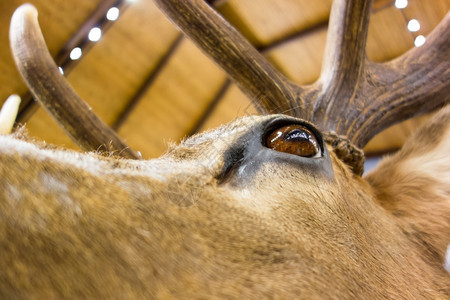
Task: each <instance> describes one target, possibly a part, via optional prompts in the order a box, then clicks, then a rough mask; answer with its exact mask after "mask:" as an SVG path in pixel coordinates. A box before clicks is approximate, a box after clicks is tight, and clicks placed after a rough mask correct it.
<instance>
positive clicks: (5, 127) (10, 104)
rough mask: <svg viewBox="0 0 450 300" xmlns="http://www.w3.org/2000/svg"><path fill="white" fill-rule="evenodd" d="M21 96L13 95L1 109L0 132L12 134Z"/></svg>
mask: <svg viewBox="0 0 450 300" xmlns="http://www.w3.org/2000/svg"><path fill="white" fill-rule="evenodd" d="M20 101H21V100H20V97H19V96H18V95H11V96H9V98H8V99H7V100H6V102H5V103H4V104H3V107H2V110H1V111H0V134H10V133H11V130H12V128H13V126H14V122H15V121H16V117H17V113H18V111H19V105H20Z"/></svg>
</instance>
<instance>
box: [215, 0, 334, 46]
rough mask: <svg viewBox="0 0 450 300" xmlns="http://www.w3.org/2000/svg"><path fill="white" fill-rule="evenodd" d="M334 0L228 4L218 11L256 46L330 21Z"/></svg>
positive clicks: (246, 0) (235, 0)
mask: <svg viewBox="0 0 450 300" xmlns="http://www.w3.org/2000/svg"><path fill="white" fill-rule="evenodd" d="M331 2H332V1H331V0H321V1H309V0H284V1H273V0H260V1H252V0H228V1H225V2H224V3H223V4H222V5H218V6H217V10H218V11H219V12H220V13H221V14H222V15H223V16H224V17H225V18H226V19H227V20H228V21H229V22H230V23H231V24H233V25H234V26H235V27H236V28H237V29H238V30H239V31H241V32H242V33H243V34H244V36H245V37H246V38H247V39H248V40H249V41H250V42H252V43H253V44H254V45H256V46H264V45H268V44H270V43H272V42H273V41H275V40H278V39H280V38H282V37H283V36H287V35H290V34H292V33H294V32H299V31H302V30H305V29H307V28H309V27H312V26H314V25H315V24H318V23H321V22H323V21H324V20H326V19H328V16H329V13H330V8H331Z"/></svg>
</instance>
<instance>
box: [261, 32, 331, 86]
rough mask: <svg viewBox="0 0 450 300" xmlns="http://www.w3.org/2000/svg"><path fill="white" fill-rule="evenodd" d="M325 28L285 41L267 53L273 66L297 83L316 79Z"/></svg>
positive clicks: (321, 55) (306, 82) (320, 62)
mask: <svg viewBox="0 0 450 300" xmlns="http://www.w3.org/2000/svg"><path fill="white" fill-rule="evenodd" d="M326 33H327V30H326V28H323V29H320V30H315V31H314V32H311V33H310V34H307V35H304V36H302V37H301V38H299V39H296V40H293V41H291V42H289V43H285V44H283V45H281V46H279V47H277V48H275V49H273V50H272V51H270V52H269V53H268V54H267V58H268V59H269V61H270V62H271V63H273V65H274V66H275V67H277V68H278V69H279V70H280V71H281V72H283V73H284V74H285V75H286V76H288V77H289V78H290V79H291V80H292V81H294V82H296V83H298V84H309V83H312V82H314V81H316V80H317V78H318V77H319V75H320V69H321V66H322V57H323V52H324V48H325V40H326Z"/></svg>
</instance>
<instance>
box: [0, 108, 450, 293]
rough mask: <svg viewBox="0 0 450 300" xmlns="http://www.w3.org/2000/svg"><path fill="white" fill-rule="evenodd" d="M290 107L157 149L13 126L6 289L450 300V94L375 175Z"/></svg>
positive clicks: (2, 269)
mask: <svg viewBox="0 0 450 300" xmlns="http://www.w3.org/2000/svg"><path fill="white" fill-rule="evenodd" d="M277 119H279V120H285V121H284V122H302V123H305V122H303V121H301V120H298V119H294V118H291V117H286V116H281V115H270V116H258V117H245V118H242V119H238V120H236V121H234V122H232V123H230V124H228V125H225V126H222V127H220V128H218V129H216V130H213V131H209V132H206V133H204V134H200V135H197V136H194V137H192V138H189V139H187V140H185V141H183V142H182V143H181V144H180V145H178V146H173V147H171V149H170V150H169V151H168V152H167V153H166V154H165V155H163V156H162V157H161V158H159V159H154V160H149V161H134V160H125V159H117V158H113V157H103V156H99V155H98V154H96V153H79V152H74V151H68V150H63V149H55V148H52V147H48V146H47V145H43V144H39V143H36V142H30V141H28V140H27V139H26V138H24V137H23V136H22V135H21V133H20V132H17V133H15V134H13V135H7V136H0V178H1V180H0V253H1V255H0V298H2V299H6V298H17V299H33V298H36V299H42V298H58V299H59V298H100V297H102V298H120V299H124V298H187V299H190V298H208V299H209V298H243V299H247V298H252V299H261V298H283V299H293V298H303V299H319V298H320V299H324V298H336V299H386V298H396V299H421V298H424V299H448V297H449V296H450V292H449V286H450V277H449V274H448V273H447V272H446V271H445V269H444V263H445V262H444V260H445V251H446V249H447V245H448V244H449V242H450V224H449V221H450V220H449V216H450V189H449V184H448V183H449V182H450V178H449V177H450V173H449V155H448V154H449V150H450V143H449V140H450V139H449V138H450V136H449V135H450V106H447V107H446V108H444V109H443V110H442V111H441V112H440V113H439V114H437V115H436V116H435V117H434V119H433V120H432V121H430V122H429V123H428V124H426V125H425V126H423V127H422V128H421V129H419V130H418V132H417V133H416V135H414V136H413V137H412V138H410V139H409V140H408V142H407V143H406V144H405V146H404V147H403V149H402V150H401V151H400V152H399V153H398V154H396V155H394V156H392V157H390V158H387V159H385V160H384V161H383V162H382V163H381V165H380V166H379V167H378V168H377V169H376V170H375V171H373V172H372V173H371V174H370V175H368V176H367V178H366V179H363V178H361V177H359V176H357V175H355V174H354V173H353V172H351V171H350V170H349V169H348V167H347V165H345V164H344V163H343V162H342V161H340V160H339V159H338V158H337V157H336V156H335V155H334V153H333V152H332V151H331V148H330V146H328V145H325V147H324V149H323V151H324V152H323V157H322V158H319V159H311V158H301V157H296V156H293V155H290V154H285V153H279V152H276V151H273V150H270V149H267V148H264V146H262V145H261V140H262V136H263V135H264V131H265V129H266V128H267V126H268V125H267V124H269V123H270V122H273V121H274V120H277ZM311 126H312V125H311ZM327 148H329V149H327ZM313 160H315V161H313Z"/></svg>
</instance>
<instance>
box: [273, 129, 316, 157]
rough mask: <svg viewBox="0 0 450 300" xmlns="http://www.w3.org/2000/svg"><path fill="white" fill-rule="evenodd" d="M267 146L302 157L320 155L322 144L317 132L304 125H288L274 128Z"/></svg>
mask: <svg viewBox="0 0 450 300" xmlns="http://www.w3.org/2000/svg"><path fill="white" fill-rule="evenodd" d="M266 147H267V148H270V149H272V150H275V151H279V152H284V153H289V154H294V155H298V156H302V157H318V156H319V155H320V145H319V142H318V141H317V138H316V136H315V134H314V133H313V132H311V130H310V129H308V128H307V127H305V126H302V125H288V126H283V127H280V128H278V129H275V130H273V131H272V132H271V133H270V134H269V135H268V136H267V138H266Z"/></svg>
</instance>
